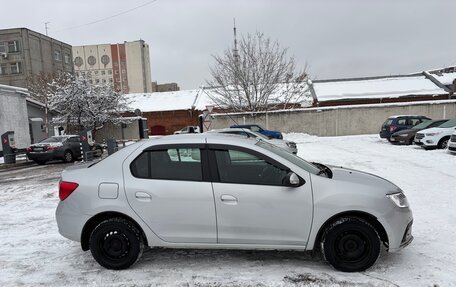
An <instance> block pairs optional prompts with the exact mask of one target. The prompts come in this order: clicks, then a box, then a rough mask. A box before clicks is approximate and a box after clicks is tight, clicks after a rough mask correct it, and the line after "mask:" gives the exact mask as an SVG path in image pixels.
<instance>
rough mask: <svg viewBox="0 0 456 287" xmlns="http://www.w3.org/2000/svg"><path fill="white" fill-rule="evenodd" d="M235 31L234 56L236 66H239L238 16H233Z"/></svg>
mask: <svg viewBox="0 0 456 287" xmlns="http://www.w3.org/2000/svg"><path fill="white" fill-rule="evenodd" d="M233 23H234V26H233V32H234V48H233V56H234V61H235V63H236V67H238V66H239V50H238V48H237V37H236V18H233Z"/></svg>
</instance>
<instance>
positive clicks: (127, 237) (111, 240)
mask: <svg viewBox="0 0 456 287" xmlns="http://www.w3.org/2000/svg"><path fill="white" fill-rule="evenodd" d="M89 248H90V251H91V253H92V256H93V258H94V259H95V260H96V261H97V262H98V263H99V264H100V265H101V266H103V267H105V268H107V269H114V270H121V269H127V268H128V267H130V266H131V265H133V264H134V263H136V262H137V261H138V260H139V259H140V258H141V255H142V253H143V251H144V240H143V237H142V236H141V232H140V231H139V230H138V229H137V228H136V227H135V226H134V225H133V224H132V223H131V222H130V221H128V220H125V219H123V218H111V219H108V220H105V221H103V222H101V223H100V224H98V226H97V227H95V228H94V230H93V231H92V233H91V235H90V239H89Z"/></svg>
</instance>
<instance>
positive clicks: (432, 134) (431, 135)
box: [425, 132, 442, 137]
mask: <svg viewBox="0 0 456 287" xmlns="http://www.w3.org/2000/svg"><path fill="white" fill-rule="evenodd" d="M441 133H442V132H435V133H428V134H425V135H426V136H428V137H433V136H436V135H438V134H441Z"/></svg>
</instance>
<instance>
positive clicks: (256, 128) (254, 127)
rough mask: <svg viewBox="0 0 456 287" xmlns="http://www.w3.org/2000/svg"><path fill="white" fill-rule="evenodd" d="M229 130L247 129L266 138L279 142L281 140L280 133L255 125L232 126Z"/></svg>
mask: <svg viewBox="0 0 456 287" xmlns="http://www.w3.org/2000/svg"><path fill="white" fill-rule="evenodd" d="M230 128H239V129H249V130H251V131H253V132H256V133H260V134H262V135H265V136H267V137H268V138H272V139H279V140H281V139H283V135H282V133H281V132H279V131H271V130H267V129H264V128H262V127H261V126H259V125H256V124H245V125H232V126H231V127H230Z"/></svg>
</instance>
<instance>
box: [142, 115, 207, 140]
mask: <svg viewBox="0 0 456 287" xmlns="http://www.w3.org/2000/svg"><path fill="white" fill-rule="evenodd" d="M198 114H199V112H198V111H194V110H180V111H165V112H143V115H142V116H143V117H145V118H147V125H148V127H149V130H151V128H152V127H153V126H163V127H165V134H167V135H171V134H173V133H174V132H175V131H177V130H180V129H182V128H184V127H186V126H197V125H198Z"/></svg>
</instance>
